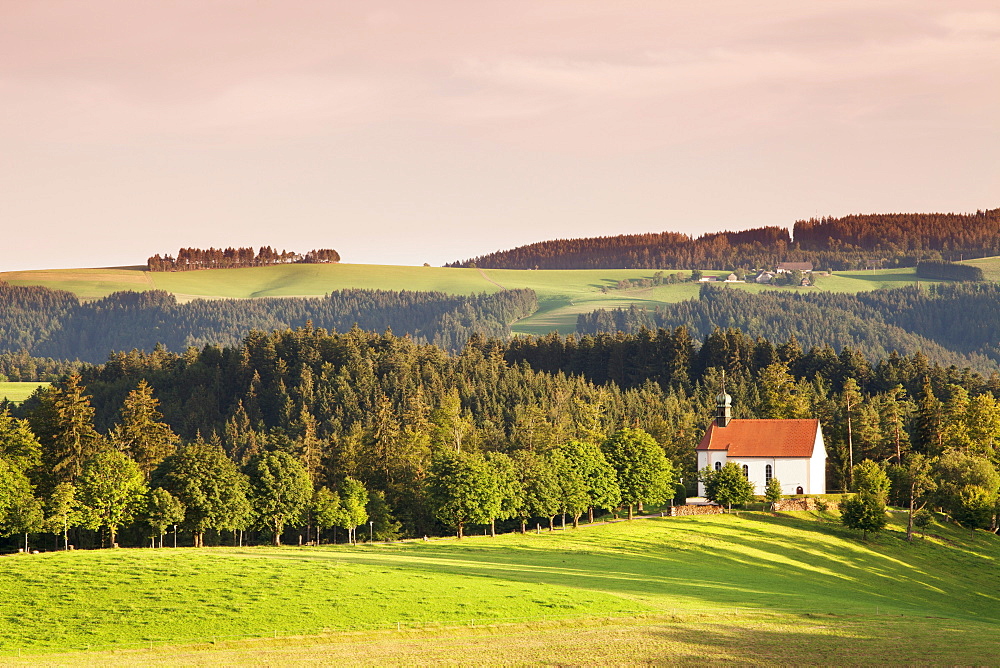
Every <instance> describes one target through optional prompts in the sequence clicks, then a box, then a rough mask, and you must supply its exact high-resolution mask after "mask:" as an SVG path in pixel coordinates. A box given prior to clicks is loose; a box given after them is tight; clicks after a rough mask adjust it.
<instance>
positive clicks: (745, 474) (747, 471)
mask: <svg viewBox="0 0 1000 668" xmlns="http://www.w3.org/2000/svg"><path fill="white" fill-rule="evenodd" d="M743 477H744V478H746V479H747V480H749V479H750V467H749V466H747V465H746V464H744V465H743Z"/></svg>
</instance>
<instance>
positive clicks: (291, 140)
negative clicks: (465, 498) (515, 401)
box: [0, 0, 1000, 270]
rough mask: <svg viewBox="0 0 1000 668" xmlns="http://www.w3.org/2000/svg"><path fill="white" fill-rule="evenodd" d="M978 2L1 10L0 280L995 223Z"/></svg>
mask: <svg viewBox="0 0 1000 668" xmlns="http://www.w3.org/2000/svg"><path fill="white" fill-rule="evenodd" d="M998 156H1000V7H998V6H997V4H996V2H995V0H991V1H989V2H985V1H984V2H974V1H967V0H955V1H952V2H940V1H939V0H933V1H931V0H900V1H896V2H878V1H872V0H864V1H861V0H842V1H838V2H803V1H802V0H794V1H785V0H780V1H777V0H762V1H758V2H752V3H750V2H737V1H732V2H719V1H713V0H695V1H687V0H670V1H669V2H667V1H663V0H659V1H656V2H653V1H649V2H629V1H623V0H615V1H614V2H611V1H608V0H604V1H602V2H591V1H586V0H571V1H555V2H550V1H539V0H530V1H518V0H514V1H511V0H504V1H503V2H499V1H497V2H489V1H474V2H473V1H469V0H455V1H448V2H442V1H439V0H421V1H420V2H414V1H413V0H409V1H407V2H402V1H399V2H378V1H368V2H351V3H348V2H339V1H333V0H322V1H312V0H298V1H295V2H277V1H273V0H257V1H255V2H243V1H240V2H237V1H235V0H233V1H220V0H197V1H189V0H171V2H162V3H145V2H135V1H134V0H87V1H86V2H80V1H79V0H69V1H56V0H32V1H31V2H12V1H11V2H3V3H0V225H2V232H3V237H2V239H3V243H2V244H0V270H9V269H19V268H44V267H76V266H106V265H127V264H138V263H141V262H143V261H144V260H145V258H146V257H147V256H148V255H151V254H153V253H156V252H161V253H162V252H174V251H176V249H177V248H178V247H179V246H182V245H183V246H200V247H208V246H213V245H214V246H227V245H253V246H260V245H271V246H276V247H282V248H288V249H290V250H302V251H304V250H308V249H310V248H317V247H333V248H336V249H337V250H339V251H340V253H341V255H342V256H343V258H344V260H345V261H346V262H371V263H383V264H421V263H423V262H430V263H431V264H442V263H444V262H447V261H450V260H456V259H463V258H466V257H471V256H475V255H479V254H483V253H488V252H490V251H493V250H497V249H500V248H509V247H512V246H516V245H520V244H524V243H530V242H533V241H539V240H543V239H550V238H557V237H576V236H594V235H609V234H619V233H629V232H647V231H663V230H676V231H683V232H688V233H692V234H700V233H703V232H706V231H715V230H719V229H726V228H728V229H741V228H747V227H756V226H760V225H786V226H790V225H791V224H792V223H793V222H794V221H795V220H796V219H799V218H808V217H810V216H814V215H842V214H847V213H869V212H888V211H975V210H976V209H985V208H994V207H998V206H1000V160H998Z"/></svg>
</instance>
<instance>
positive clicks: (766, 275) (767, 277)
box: [753, 271, 774, 284]
mask: <svg viewBox="0 0 1000 668" xmlns="http://www.w3.org/2000/svg"><path fill="white" fill-rule="evenodd" d="M753 281H754V283H764V284H768V283H773V282H774V272H773V271H762V272H760V273H759V274H757V275H756V276H755V277H754V279H753Z"/></svg>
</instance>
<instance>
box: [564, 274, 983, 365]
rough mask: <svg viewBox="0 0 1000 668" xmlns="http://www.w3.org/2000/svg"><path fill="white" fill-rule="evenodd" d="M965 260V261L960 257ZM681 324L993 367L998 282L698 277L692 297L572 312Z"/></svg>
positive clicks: (586, 321)
mask: <svg viewBox="0 0 1000 668" xmlns="http://www.w3.org/2000/svg"><path fill="white" fill-rule="evenodd" d="M962 266H964V265H962ZM680 326H684V327H687V328H688V329H689V330H690V331H691V334H692V336H695V337H697V338H699V339H703V338H704V337H706V336H708V335H710V334H711V333H712V331H714V330H715V329H717V328H721V329H728V328H737V329H740V330H742V331H743V332H745V333H747V334H749V335H751V336H763V337H764V338H767V339H770V340H781V339H782V338H783V337H787V336H788V335H790V334H794V336H795V337H796V339H797V340H798V341H799V342H800V343H801V344H802V345H803V346H806V347H813V346H818V347H823V346H830V347H832V348H833V349H834V350H837V351H839V350H841V349H843V348H844V347H850V348H853V349H854V350H857V351H859V352H860V353H861V354H863V355H865V356H866V357H868V358H869V359H883V358H885V357H887V356H888V355H889V354H891V353H892V352H894V351H895V352H900V353H905V354H912V353H915V352H917V351H922V353H923V354H925V355H927V356H928V357H929V358H931V359H932V360H933V361H935V362H938V363H940V364H944V365H946V366H947V365H955V366H958V367H972V368H974V369H977V370H979V371H984V372H991V371H996V370H997V369H998V368H1000V367H998V365H1000V348H998V347H997V346H998V344H997V342H998V340H1000V285H997V284H995V283H976V284H965V283H962V284H941V285H931V286H928V287H922V288H917V287H906V288H897V289H893V290H875V291H871V292H859V293H857V294H842V293H832V292H807V293H795V292H783V291H782V292H779V291H772V292H766V293H761V294H752V293H749V292H745V291H743V290H739V289H732V288H727V287H717V286H712V285H703V286H702V289H701V294H700V297H699V299H692V300H686V301H683V302H680V303H677V304H672V305H667V306H660V307H657V308H656V309H653V310H644V309H640V308H635V307H631V308H628V309H611V310H607V309H605V310H598V311H595V312H593V313H583V314H580V315H579V316H578V319H577V331H578V332H580V333H581V334H598V333H605V334H609V333H614V332H619V331H621V332H629V333H636V332H638V331H639V330H641V329H643V328H646V329H652V330H655V329H657V328H661V327H663V328H667V329H673V328H675V327H680Z"/></svg>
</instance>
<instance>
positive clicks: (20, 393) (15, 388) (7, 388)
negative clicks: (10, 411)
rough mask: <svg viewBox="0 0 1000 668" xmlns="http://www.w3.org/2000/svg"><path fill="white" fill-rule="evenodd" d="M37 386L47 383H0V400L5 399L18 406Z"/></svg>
mask: <svg viewBox="0 0 1000 668" xmlns="http://www.w3.org/2000/svg"><path fill="white" fill-rule="evenodd" d="M39 385H48V383H0V399H7V400H9V401H12V402H14V403H15V404H19V403H21V402H22V401H24V400H25V399H27V398H28V397H29V396H31V393H32V392H34V391H35V388H36V387H38V386H39Z"/></svg>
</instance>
